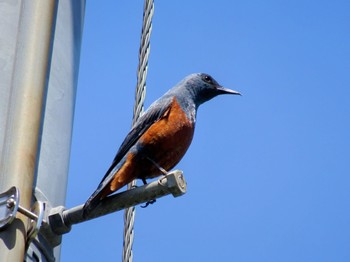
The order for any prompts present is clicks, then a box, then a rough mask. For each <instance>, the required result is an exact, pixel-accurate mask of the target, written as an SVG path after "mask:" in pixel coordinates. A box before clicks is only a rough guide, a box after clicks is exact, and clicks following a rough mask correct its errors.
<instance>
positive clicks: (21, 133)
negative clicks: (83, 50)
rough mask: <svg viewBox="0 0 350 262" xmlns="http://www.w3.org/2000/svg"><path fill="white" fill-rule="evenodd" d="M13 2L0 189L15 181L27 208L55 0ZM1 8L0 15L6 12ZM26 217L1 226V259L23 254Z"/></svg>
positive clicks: (8, 259)
mask: <svg viewBox="0 0 350 262" xmlns="http://www.w3.org/2000/svg"><path fill="white" fill-rule="evenodd" d="M12 4H13V5H14V8H13V11H14V12H18V14H19V16H18V19H19V20H18V27H17V29H18V30H17V31H15V32H14V33H17V35H16V36H14V37H13V39H14V40H15V43H16V45H15V49H14V52H13V55H14V57H10V58H8V60H10V59H11V58H12V59H14V62H13V67H12V68H10V69H8V71H7V72H6V73H8V74H10V77H9V78H8V79H9V80H10V81H9V82H8V84H9V85H8V86H5V87H4V88H5V89H6V90H7V91H5V92H7V93H5V95H7V94H8V95H9V97H8V98H9V100H8V104H7V108H2V109H3V110H6V112H5V113H4V112H2V113H1V114H2V115H3V116H6V120H5V121H6V122H5V121H4V122H5V127H4V129H3V130H2V132H3V135H2V137H1V138H3V141H2V144H1V145H2V148H1V162H0V191H6V190H7V189H8V188H10V187H11V186H13V185H15V186H17V187H18V188H19V190H20V193H21V203H20V204H21V206H23V207H25V208H27V209H30V205H31V200H32V193H33V180H34V172H35V169H36V163H37V151H38V141H39V134H40V127H41V121H42V119H41V118H42V108H43V99H44V97H45V89H46V86H47V77H48V68H49V61H50V56H51V46H52V37H53V28H54V22H55V19H56V11H57V1H56V0H30V1H27V0H22V1H14V2H12ZM1 5H2V7H4V5H8V3H7V2H2V4H1ZM2 7H0V10H3V8H2ZM4 8H5V7H4ZM5 10H8V9H5ZM1 12H2V11H1ZM4 13H5V17H4V18H2V19H6V18H7V17H10V16H9V15H8V13H6V12H5V11H4ZM0 16H1V15H0ZM3 22H5V25H7V24H9V23H11V21H3ZM27 222H28V219H27V218H26V217H25V216H23V215H20V214H18V216H17V218H16V219H15V220H14V222H13V223H12V224H10V225H9V227H8V228H6V230H5V231H1V232H0V239H1V241H0V261H23V260H24V253H25V241H26V231H27Z"/></svg>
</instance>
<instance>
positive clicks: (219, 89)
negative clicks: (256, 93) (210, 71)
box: [216, 86, 241, 95]
mask: <svg viewBox="0 0 350 262" xmlns="http://www.w3.org/2000/svg"><path fill="white" fill-rule="evenodd" d="M216 89H217V90H218V91H220V93H221V94H231V95H241V93H240V92H237V91H235V90H232V89H228V88H225V87H223V86H219V87H217V88H216Z"/></svg>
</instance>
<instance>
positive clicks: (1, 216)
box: [0, 186, 44, 245]
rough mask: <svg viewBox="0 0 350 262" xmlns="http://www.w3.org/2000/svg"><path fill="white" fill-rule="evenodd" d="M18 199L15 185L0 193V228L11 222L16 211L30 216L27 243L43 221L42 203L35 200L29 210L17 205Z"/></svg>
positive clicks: (36, 232)
mask: <svg viewBox="0 0 350 262" xmlns="http://www.w3.org/2000/svg"><path fill="white" fill-rule="evenodd" d="M19 199H20V194H19V190H18V188H17V187H15V186H13V187H11V188H10V189H9V190H7V191H6V192H3V193H1V194H0V230H1V229H3V228H5V227H6V226H7V225H9V224H11V223H12V221H13V220H14V218H15V217H16V214H17V211H18V212H20V213H21V214H23V215H25V216H26V217H28V218H30V220H29V225H28V232H27V245H28V244H29V242H30V241H31V240H32V239H34V238H35V237H36V235H37V234H38V232H39V229H40V227H41V224H42V223H43V221H44V220H43V218H44V204H43V203H42V202H40V201H37V202H35V203H34V205H33V206H32V208H31V210H30V211H29V210H27V209H25V208H23V207H21V206H20V205H19Z"/></svg>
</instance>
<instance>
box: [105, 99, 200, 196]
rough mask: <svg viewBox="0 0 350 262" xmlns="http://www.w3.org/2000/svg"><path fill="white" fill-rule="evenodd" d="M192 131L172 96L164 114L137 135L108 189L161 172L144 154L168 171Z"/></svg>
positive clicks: (189, 123)
mask: <svg viewBox="0 0 350 262" xmlns="http://www.w3.org/2000/svg"><path fill="white" fill-rule="evenodd" d="M193 133H194V123H192V122H191V121H190V120H189V119H188V118H187V116H186V114H185V113H184V112H183V110H182V108H181V107H180V105H179V104H178V102H177V101H176V99H175V98H174V100H173V102H172V105H171V107H170V109H169V110H168V111H166V113H165V114H164V116H163V117H162V118H161V119H160V120H159V121H157V122H156V123H154V124H153V125H152V126H151V127H150V128H149V129H148V130H147V131H146V132H145V133H144V134H143V135H142V136H141V137H140V139H139V141H138V142H137V145H136V151H132V152H129V153H128V154H127V155H126V159H125V163H124V164H123V166H122V167H121V168H120V169H119V170H118V171H117V173H116V174H115V176H114V179H113V181H112V182H111V184H110V188H109V190H110V191H112V192H113V191H116V190H118V189H119V188H121V187H123V186H124V185H126V184H127V183H129V182H131V181H132V180H133V179H136V178H153V177H157V176H159V175H161V172H160V170H159V169H158V168H157V167H156V166H155V165H154V164H153V163H152V162H151V161H150V160H148V159H147V158H150V159H152V160H153V161H154V162H156V163H157V164H158V165H159V166H161V167H162V168H164V169H165V170H167V171H170V170H171V169H172V168H173V167H174V166H175V165H176V164H177V163H178V162H179V161H180V160H181V158H182V157H183V156H184V154H185V153H186V151H187V149H188V147H189V146H190V144H191V141H192V138H193ZM106 193H107V192H106Z"/></svg>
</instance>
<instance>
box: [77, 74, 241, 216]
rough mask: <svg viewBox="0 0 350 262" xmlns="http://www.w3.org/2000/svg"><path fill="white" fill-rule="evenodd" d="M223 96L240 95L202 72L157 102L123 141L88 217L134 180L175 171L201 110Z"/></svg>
mask: <svg viewBox="0 0 350 262" xmlns="http://www.w3.org/2000/svg"><path fill="white" fill-rule="evenodd" d="M220 94H239V93H238V92H236V91H233V90H230V89H226V88H223V87H222V86H220V85H219V84H218V83H217V82H216V81H215V80H214V79H213V78H212V77H211V76H209V75H207V74H203V73H199V74H192V75H189V76H188V77H186V78H185V79H183V80H182V81H181V82H179V83H178V84H177V85H176V86H174V87H173V88H172V89H170V90H169V91H168V92H166V93H165V94H164V95H163V96H162V97H161V98H159V99H158V100H156V101H155V102H154V103H153V104H152V105H151V106H150V107H149V108H148V109H147V111H145V113H144V114H143V115H142V116H141V117H140V118H139V119H138V120H137V121H136V123H135V124H134V125H133V127H132V129H131V130H130V132H129V133H128V135H127V136H126V138H125V139H124V141H123V143H122V144H121V146H120V148H119V150H118V152H117V154H116V156H115V158H114V160H113V162H112V165H111V166H110V168H109V169H108V170H107V172H106V174H105V176H104V177H103V179H102V181H101V183H100V184H99V186H98V188H97V189H96V191H95V192H94V193H93V194H92V195H91V197H90V198H89V199H88V200H87V202H86V203H85V205H84V211H85V214H87V213H89V212H90V211H91V210H92V209H93V208H95V206H97V205H98V203H99V201H100V199H101V198H104V197H105V196H107V195H108V194H110V193H112V192H114V191H116V190H118V189H119V188H120V187H122V186H124V185H125V184H126V183H129V182H130V181H131V180H133V179H136V178H147V177H154V176H157V175H159V174H160V172H159V170H158V168H159V166H161V165H163V166H164V167H165V168H173V166H174V165H176V164H177V162H178V161H180V159H181V158H182V156H183V155H184V154H185V152H186V150H187V148H188V146H189V145H190V143H191V140H192V136H193V131H194V126H195V120H196V112H197V109H198V107H199V106H200V105H201V104H202V103H204V102H206V101H208V100H210V99H211V98H213V97H215V96H217V95H220ZM162 150H163V151H162ZM151 158H152V159H151ZM163 166H161V167H163ZM147 172H148V173H147Z"/></svg>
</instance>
